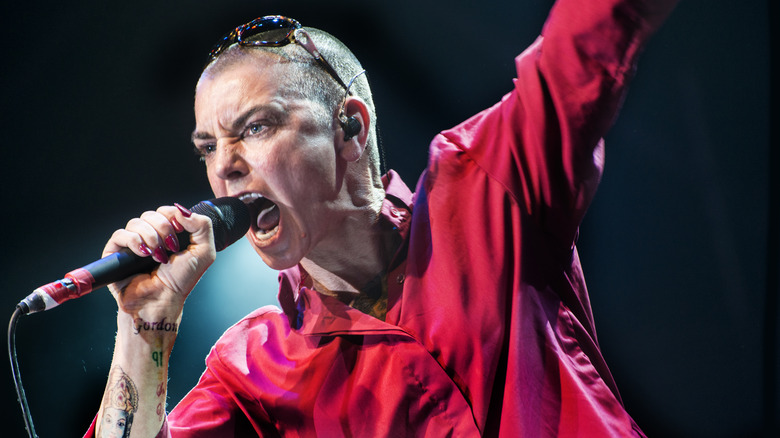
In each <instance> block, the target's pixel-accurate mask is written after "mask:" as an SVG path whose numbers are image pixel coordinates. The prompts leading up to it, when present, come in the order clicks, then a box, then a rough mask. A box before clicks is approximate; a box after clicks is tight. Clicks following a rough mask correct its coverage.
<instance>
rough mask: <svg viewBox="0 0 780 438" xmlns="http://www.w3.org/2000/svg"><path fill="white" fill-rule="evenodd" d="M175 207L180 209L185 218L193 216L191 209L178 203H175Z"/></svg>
mask: <svg viewBox="0 0 780 438" xmlns="http://www.w3.org/2000/svg"><path fill="white" fill-rule="evenodd" d="M173 205H175V206H176V208H178V209H179V211H180V212H181V214H183V215H184V217H190V216H192V212H191V211H190V209H189V208H187V207H185V206H183V205H181V204H179V203H178V202H174V203H173Z"/></svg>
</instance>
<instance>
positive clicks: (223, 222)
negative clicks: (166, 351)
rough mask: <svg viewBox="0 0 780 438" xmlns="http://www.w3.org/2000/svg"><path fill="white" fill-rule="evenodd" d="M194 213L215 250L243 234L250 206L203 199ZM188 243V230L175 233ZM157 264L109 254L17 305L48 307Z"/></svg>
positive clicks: (26, 309)
mask: <svg viewBox="0 0 780 438" xmlns="http://www.w3.org/2000/svg"><path fill="white" fill-rule="evenodd" d="M191 210H192V212H193V213H198V214H202V215H204V216H208V217H209V219H211V224H212V228H213V230H214V243H215V246H216V248H217V251H222V250H223V249H225V248H227V247H228V246H230V245H231V244H233V243H235V242H236V241H237V240H238V239H240V238H241V236H243V235H244V234H245V233H246V232H247V230H248V229H249V225H250V221H251V218H250V212H249V208H248V207H247V206H246V204H244V202H243V201H241V200H240V199H238V198H231V197H224V198H217V199H212V200H209V201H203V202H200V203H199V204H197V205H195V206H194V207H192V208H191ZM176 237H177V238H178V239H179V241H180V242H189V240H190V235H189V233H187V232H186V231H185V232H181V233H178V234H177V235H176ZM157 265H159V263H158V262H156V261H154V259H152V258H151V257H140V256H138V255H136V254H135V253H134V252H132V251H131V250H130V249H128V248H122V249H121V250H120V251H118V252H115V253H113V254H109V255H107V256H105V257H103V258H102V259H100V260H98V261H96V262H92V263H90V264H88V265H86V266H84V267H82V268H79V269H76V270H73V271H71V272H69V273H67V274H65V278H63V279H62V280H57V281H55V282H52V283H49V284H47V285H44V286H41V287H39V288H38V289H35V290H34V291H33V293H31V294H30V295H28V296H27V298H25V299H24V300H22V301H21V302H20V303H19V304H17V307H18V308H19V309H21V311H22V313H23V314H28V313H35V312H40V311H42V310H49V309H51V308H52V307H55V306H58V305H60V304H62V303H63V302H65V301H67V300H70V299H73V298H78V297H80V296H82V295H85V294H88V293H89V292H92V291H93V290H95V289H100V288H101V287H103V286H106V285H108V284H111V283H114V282H116V281H119V280H123V279H125V278H128V277H130V276H132V275H135V274H141V273H146V272H151V271H152V270H154V268H155V267H156V266H157Z"/></svg>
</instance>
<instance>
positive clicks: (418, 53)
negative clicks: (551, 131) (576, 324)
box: [0, 0, 780, 437]
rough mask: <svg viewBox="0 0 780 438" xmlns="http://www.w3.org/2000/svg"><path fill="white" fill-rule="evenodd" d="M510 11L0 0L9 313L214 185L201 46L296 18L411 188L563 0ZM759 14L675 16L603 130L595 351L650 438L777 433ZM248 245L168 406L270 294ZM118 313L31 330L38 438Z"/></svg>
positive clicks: (200, 311) (224, 272)
mask: <svg viewBox="0 0 780 438" xmlns="http://www.w3.org/2000/svg"><path fill="white" fill-rule="evenodd" d="M507 3H508V2H506V1H500V0H490V1H481V2H458V1H439V2H436V3H434V2H432V1H430V0H416V1H406V0H403V1H392V2H389V1H387V2H367V1H334V2H324V1H314V0H311V1H309V0H298V1H295V2H282V1H270V0H269V1H263V2H260V1H252V2H240V1H228V0H222V1H219V2H205V1H198V2H194V1H188V2H185V1H167V2H161V1H147V0H138V1H133V2H101V1H96V0H91V1H81V2H76V3H74V2H54V1H51V0H43V1H37V2H4V3H3V5H2V7H1V9H0V16H1V17H3V18H2V26H0V32H2V37H1V38H0V42H1V44H2V47H3V60H2V64H0V65H1V66H2V67H1V68H0V87H1V88H0V98H1V99H2V101H1V102H2V103H0V110H1V111H2V117H0V124H1V125H0V150H2V157H3V160H2V172H1V173H0V175H2V176H1V177H2V197H3V198H2V203H3V205H4V207H5V211H4V214H3V223H4V226H3V230H4V233H3V236H2V244H1V245H0V249H2V263H1V264H0V265H2V276H1V277H0V278H2V279H3V287H2V302H1V304H2V306H0V309H5V312H6V314H7V315H8V317H9V318H10V315H11V313H12V311H13V308H14V306H15V304H16V303H17V302H18V301H19V300H21V299H22V298H23V297H24V296H26V295H27V294H28V293H30V292H31V291H32V290H33V289H34V288H36V287H38V286H40V285H42V284H44V283H47V282H50V281H53V280H56V279H59V278H61V277H62V276H63V275H64V274H65V273H66V272H68V271H70V270H71V269H73V268H76V267H79V266H82V265H84V264H86V263H88V262H91V261H92V260H95V259H96V258H98V257H99V255H100V253H101V250H102V247H103V244H104V243H105V241H106V240H107V239H108V237H109V236H110V234H111V232H112V231H113V230H114V229H116V228H120V227H122V226H124V224H125V222H126V221H127V219H129V218H131V217H133V216H135V215H137V214H139V213H140V212H142V211H144V210H147V209H154V208H156V207H157V206H158V205H161V204H169V203H172V202H180V203H182V204H185V205H191V204H194V203H195V202H197V201H199V200H201V199H204V198H209V197H210V190H209V188H208V184H207V182H206V178H205V172H204V171H203V168H202V166H201V164H200V163H199V162H198V161H197V159H196V158H195V156H194V155H193V154H192V153H191V152H190V151H191V145H190V143H189V134H190V132H191V130H192V128H193V123H194V122H193V116H192V109H191V106H192V97H193V88H194V84H195V82H196V80H197V77H198V75H199V73H200V68H201V67H202V64H203V62H204V60H205V54H206V53H207V51H208V50H209V49H210V47H211V45H212V44H213V43H214V42H216V40H217V39H218V38H219V37H220V36H221V35H222V34H223V33H224V32H226V31H228V30H229V29H231V28H232V27H234V26H235V25H237V24H240V23H243V22H245V21H248V20H249V19H251V18H254V17H256V16H260V15H266V14H271V13H280V14H286V15H289V16H292V17H296V18H298V19H299V20H300V21H301V22H302V23H304V24H305V25H309V26H314V27H320V28H324V29H326V30H328V31H330V32H331V33H333V34H334V35H336V36H337V37H339V38H341V39H342V40H344V41H345V42H346V43H347V45H349V46H350V47H352V48H353V50H354V51H355V52H356V54H357V55H358V57H359V58H360V59H361V60H362V61H363V63H364V66H365V67H366V68H367V70H368V75H369V78H370V80H371V82H372V84H373V86H374V89H375V95H376V101H377V106H378V112H379V119H380V124H381V125H380V126H381V129H382V130H381V133H382V137H383V140H384V145H385V148H386V151H387V155H388V162H389V165H390V167H392V168H395V169H397V170H399V172H400V173H401V175H402V176H403V177H404V179H405V180H406V182H407V183H408V184H410V185H412V186H413V185H414V183H415V182H416V178H417V176H418V174H419V172H420V171H421V169H422V167H423V166H424V163H425V160H426V155H427V144H428V141H429V140H430V138H431V137H432V136H433V135H435V134H436V133H437V132H438V131H439V130H442V129H445V128H447V127H450V126H452V125H454V124H456V123H458V122H460V121H462V120H464V119H465V118H467V117H468V116H470V115H472V114H474V113H476V112H478V111H479V110H481V109H483V108H485V107H487V106H489V105H491V104H492V103H493V102H495V101H497V100H498V99H499V98H500V97H501V96H502V95H503V94H504V93H506V92H508V91H509V90H510V89H511V87H512V82H511V78H512V77H513V57H514V56H515V55H516V54H518V53H519V52H520V51H521V50H522V49H523V48H525V47H526V46H527V45H528V44H530V43H531V42H532V41H533V40H534V38H535V37H536V35H537V34H538V33H539V31H540V29H541V26H542V23H543V21H544V18H545V16H546V14H547V12H548V10H549V8H550V6H551V1H549V0H544V1H541V0H529V1H523V2H514V4H507ZM583 3H584V2H583ZM773 7H774V6H773ZM770 16H771V17H773V19H774V20H775V21H774V23H777V21H776V16H777V14H775V13H774V11H770V10H769V6H768V2H766V1H741V2H733V1H725V0H724V1H720V0H709V1H685V2H683V3H682V4H681V5H680V6H678V8H677V10H676V12H675V13H674V14H673V15H672V16H671V18H670V19H669V20H668V21H667V23H666V24H665V25H664V27H663V28H662V29H661V30H660V31H659V33H658V34H657V35H656V37H655V38H654V39H653V40H652V41H651V43H650V45H649V46H648V48H647V50H646V53H645V55H644V57H643V59H642V61H641V63H640V66H639V72H638V75H637V77H636V79H635V81H634V84H633V86H632V88H631V92H630V93H629V96H628V99H627V100H626V103H625V105H624V107H623V111H622V112H621V115H620V117H619V119H618V120H617V122H616V125H615V126H614V128H613V129H612V131H611V132H610V134H609V135H608V137H607V167H606V173H605V175H604V179H603V181H602V186H601V188H600V191H599V193H598V195H597V197H596V199H595V201H594V204H593V206H592V208H591V210H590V212H589V214H588V216H587V217H586V220H585V223H584V224H583V226H582V233H581V238H580V244H579V246H580V252H581V256H582V259H583V265H584V268H585V273H586V277H587V278H588V282H589V283H588V284H589V289H590V292H591V299H592V302H593V307H594V311H595V318H596V324H597V328H598V332H599V337H600V341H601V344H602V349H603V352H604V354H605V356H606V357H607V360H608V362H609V363H610V365H611V367H612V370H613V373H614V374H615V377H616V379H617V381H618V385H619V387H620V389H621V392H622V395H623V397H624V399H625V403H626V405H627V407H628V410H629V411H630V413H631V414H632V415H633V416H634V417H635V418H636V420H637V422H638V423H639V424H640V425H641V426H642V427H643V428H644V429H645V431H646V432H647V433H648V435H650V436H653V437H750V436H776V435H775V434H776V433H777V431H778V429H777V424H778V417H780V411H779V410H778V404H777V395H778V380H777V373H778V349H777V316H776V315H777V310H778V304H777V294H778V270H779V269H778V268H779V267H780V262H778V260H779V259H778V254H777V248H778V243H780V236H779V235H778V232H777V230H776V228H777V225H778V224H779V223H780V214H779V213H778V209H780V206H779V204H780V202H778V201H780V195H779V193H780V192H779V191H778V175H777V172H778V170H780V164H779V163H778V161H779V160H778V153H777V151H772V149H771V148H770V145H772V144H773V140H777V138H776V137H775V135H776V134H770V131H769V123H770V106H774V105H775V104H774V102H776V99H775V98H772V97H771V96H770V60H771V59H772V57H771V56H770V51H771V50H770V45H769V40H770V28H769V23H770V20H771V19H770ZM775 36H776V35H775ZM772 91H774V90H772ZM774 143H776V141H775V142H774ZM250 253H251V250H247V247H246V245H244V244H239V245H237V246H235V247H231V248H229V249H228V250H226V251H225V252H223V253H222V254H221V255H220V257H219V258H218V262H217V264H216V265H215V267H214V269H212V270H211V271H209V273H208V274H207V275H206V277H205V278H204V280H203V281H202V282H201V284H200V285H199V286H198V290H196V292H195V293H193V295H192V296H191V298H190V301H189V302H188V305H187V308H186V310H185V315H184V321H183V323H182V327H181V334H180V336H179V340H178V342H177V344H176V347H175V348H174V353H173V357H172V365H171V380H170V404H171V405H173V404H175V403H176V402H177V401H178V400H179V399H180V398H181V397H182V396H183V394H184V393H186V391H187V389H188V388H190V387H191V386H192V385H193V384H194V383H195V381H196V379H197V378H198V376H199V375H200V373H201V371H202V369H203V359H204V358H205V355H206V354H207V352H208V349H209V347H210V346H211V345H212V343H213V342H214V341H215V340H216V338H217V337H218V336H219V335H220V334H221V333H222V331H224V330H225V328H227V327H228V326H229V325H231V324H232V323H233V322H234V321H236V320H237V319H238V318H240V317H241V316H242V315H244V314H246V313H248V312H249V311H250V310H251V309H253V308H255V307H257V306H260V305H264V304H268V303H273V302H275V299H276V298H275V285H274V283H275V274H274V273H272V272H270V271H268V270H267V268H265V267H264V266H263V265H262V262H261V261H260V260H259V258H255V257H254V255H253V253H251V254H250ZM248 254H250V255H248ZM244 272H246V273H248V276H247V277H246V278H244V277H241V278H238V275H239V274H241V273H244ZM225 276H227V279H226V277H225ZM225 282H229V284H231V287H224V286H220V284H224V283H225ZM115 316H116V305H115V304H114V302H113V300H112V298H111V297H110V295H109V294H108V293H107V291H106V290H105V289H104V290H101V291H98V292H95V293H93V294H91V295H89V296H87V297H84V298H82V299H80V300H78V301H73V302H69V303H66V304H64V305H63V306H61V307H58V308H57V309H54V310H52V311H49V312H45V313H41V314H36V315H31V316H27V317H24V318H22V320H21V321H20V324H19V329H18V333H17V344H18V348H19V362H20V366H21V369H22V374H23V378H24V382H25V388H26V390H27V395H28V397H29V403H30V407H31V409H32V413H33V418H34V419H35V424H36V429H37V431H38V433H39V435H40V436H42V437H60V436H79V435H80V434H81V433H83V431H85V430H86V428H87V426H88V425H89V423H90V421H91V420H92V417H93V416H94V414H95V412H96V411H97V408H98V405H99V402H100V397H101V394H102V390H103V386H104V384H105V379H106V375H107V373H108V367H109V364H110V360H111V352H112V350H113V337H114V332H115V326H116V324H115ZM0 363H2V365H0V375H2V376H4V377H3V378H2V379H0V403H2V404H1V405H0V407H1V408H2V409H0V412H2V414H0V415H2V424H3V431H4V432H3V435H4V436H22V435H23V434H24V428H23V421H22V416H21V412H20V409H19V407H18V405H17V404H16V396H15V393H14V389H13V381H12V378H11V374H10V367H9V365H8V361H7V360H5V361H2V362H0Z"/></svg>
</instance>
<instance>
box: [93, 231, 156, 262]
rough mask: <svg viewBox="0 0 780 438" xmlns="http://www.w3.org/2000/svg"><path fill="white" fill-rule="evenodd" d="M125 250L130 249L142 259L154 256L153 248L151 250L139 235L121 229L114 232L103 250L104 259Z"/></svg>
mask: <svg viewBox="0 0 780 438" xmlns="http://www.w3.org/2000/svg"><path fill="white" fill-rule="evenodd" d="M123 248H129V249H130V250H131V251H133V252H134V253H135V254H136V255H138V256H141V257H148V256H151V255H152V250H151V248H149V246H148V245H147V244H146V242H144V240H143V239H142V238H141V236H140V235H139V234H138V233H135V232H132V231H128V230H126V229H119V230H116V231H114V233H113V234H112V235H111V238H110V239H109V240H108V242H107V243H106V246H105V247H104V248H103V257H105V256H107V255H109V254H113V253H115V252H117V251H119V250H121V249H123Z"/></svg>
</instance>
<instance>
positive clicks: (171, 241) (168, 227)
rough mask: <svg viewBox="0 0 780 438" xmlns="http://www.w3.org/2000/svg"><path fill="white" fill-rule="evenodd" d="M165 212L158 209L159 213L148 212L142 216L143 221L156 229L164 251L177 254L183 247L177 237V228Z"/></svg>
mask: <svg viewBox="0 0 780 438" xmlns="http://www.w3.org/2000/svg"><path fill="white" fill-rule="evenodd" d="M164 212H165V209H163V208H158V209H157V211H147V212H145V213H144V214H142V215H141V219H143V220H145V221H146V222H147V223H149V225H151V226H152V228H154V229H155V231H156V232H157V235H158V237H159V239H160V241H161V246H162V247H164V249H167V250H168V251H171V252H174V253H176V252H179V248H180V247H181V245H180V244H179V239H178V238H177V237H176V233H177V227H176V226H175V225H174V224H173V223H172V222H171V220H170V218H169V217H168V216H167V215H166V214H164ZM177 224H178V222H177ZM179 225H180V224H179Z"/></svg>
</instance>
